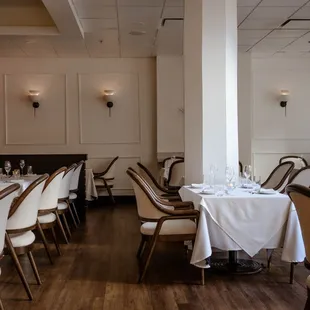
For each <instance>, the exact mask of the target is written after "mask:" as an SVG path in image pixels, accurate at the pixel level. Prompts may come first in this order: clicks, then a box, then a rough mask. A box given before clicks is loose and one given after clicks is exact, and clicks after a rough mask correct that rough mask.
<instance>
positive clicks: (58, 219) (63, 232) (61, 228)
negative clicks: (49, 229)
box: [55, 211, 69, 244]
mask: <svg viewBox="0 0 310 310" xmlns="http://www.w3.org/2000/svg"><path fill="white" fill-rule="evenodd" d="M55 215H56V220H57V224H58V226H59V229H60V231H61V232H62V235H63V237H64V239H65V241H66V243H67V244H69V240H68V238H67V234H66V232H65V229H64V227H63V225H62V222H61V220H60V217H59V214H58V212H57V211H56V212H55Z"/></svg>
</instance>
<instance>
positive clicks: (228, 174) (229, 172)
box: [225, 166, 235, 183]
mask: <svg viewBox="0 0 310 310" xmlns="http://www.w3.org/2000/svg"><path fill="white" fill-rule="evenodd" d="M225 174H226V182H227V183H231V181H232V180H233V178H234V176H235V171H234V168H232V167H229V166H227V167H226V170H225Z"/></svg>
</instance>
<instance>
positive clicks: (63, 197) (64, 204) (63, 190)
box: [57, 164, 77, 243]
mask: <svg viewBox="0 0 310 310" xmlns="http://www.w3.org/2000/svg"><path fill="white" fill-rule="evenodd" d="M76 166H77V165H76V164H73V165H71V166H70V167H69V168H68V169H67V170H66V171H65V174H64V176H63V178H62V180H61V184H60V189H59V192H58V204H57V213H58V215H61V216H62V219H63V221H64V224H65V227H66V230H67V233H68V237H69V238H70V237H71V230H70V227H69V225H68V221H67V218H66V213H67V212H69V213H70V215H71V218H72V221H73V224H74V226H75V227H77V223H76V221H75V217H74V215H73V212H72V209H71V206H70V203H69V195H70V183H71V178H72V176H73V173H74V169H75V168H76ZM66 242H67V243H69V241H68V238H66Z"/></svg>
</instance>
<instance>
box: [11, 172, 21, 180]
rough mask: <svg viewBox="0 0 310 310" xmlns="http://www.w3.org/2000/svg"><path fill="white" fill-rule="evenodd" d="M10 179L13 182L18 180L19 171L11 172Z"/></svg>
mask: <svg viewBox="0 0 310 310" xmlns="http://www.w3.org/2000/svg"><path fill="white" fill-rule="evenodd" d="M12 178H13V179H14V180H18V179H20V170H19V169H15V170H13V173H12Z"/></svg>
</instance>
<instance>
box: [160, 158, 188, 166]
mask: <svg viewBox="0 0 310 310" xmlns="http://www.w3.org/2000/svg"><path fill="white" fill-rule="evenodd" d="M172 158H175V159H176V160H179V159H183V160H184V157H183V156H175V157H173V156H171V157H166V158H165V159H164V160H163V161H162V167H163V168H165V164H166V161H167V160H170V159H172Z"/></svg>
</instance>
